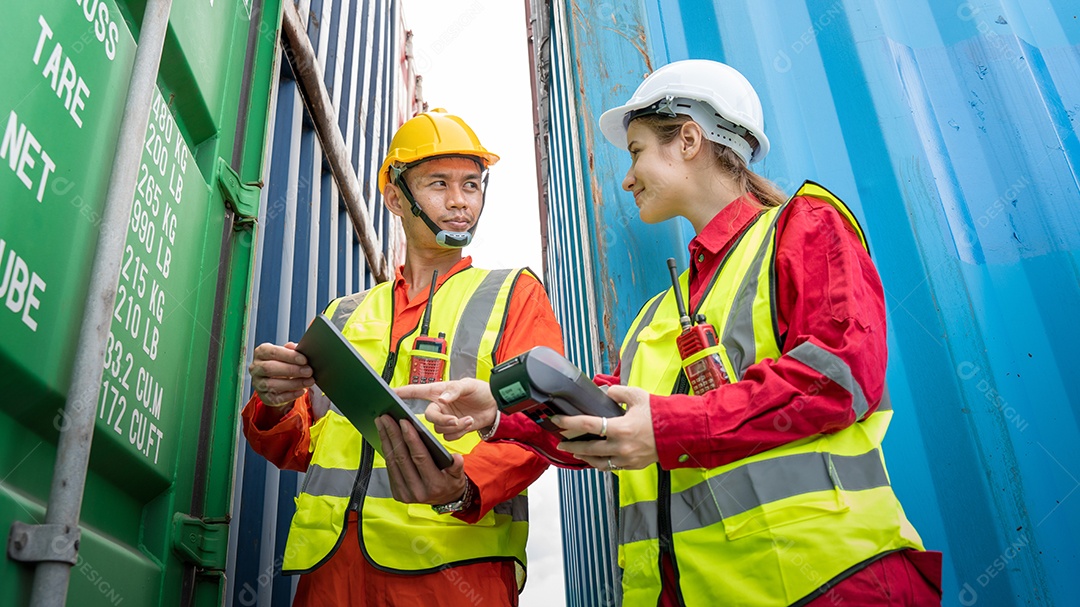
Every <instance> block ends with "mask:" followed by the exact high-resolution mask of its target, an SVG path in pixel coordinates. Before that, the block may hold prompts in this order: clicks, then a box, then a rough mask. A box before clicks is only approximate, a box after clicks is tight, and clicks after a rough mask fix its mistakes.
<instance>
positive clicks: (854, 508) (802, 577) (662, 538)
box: [618, 182, 922, 607]
mask: <svg viewBox="0 0 1080 607" xmlns="http://www.w3.org/2000/svg"><path fill="white" fill-rule="evenodd" d="M795 196H796V197H798V196H812V197H815V198H818V199H821V200H823V201H826V202H828V203H829V204H831V205H832V206H833V207H834V208H836V210H837V211H839V212H840V214H841V215H843V216H844V217H845V218H846V219H847V220H848V221H849V222H850V223H851V225H852V226H854V228H855V230H856V232H857V233H858V235H859V237H860V238H861V239H862V241H863V245H864V246H865V245H866V240H865V237H864V236H863V233H862V230H861V228H860V227H859V225H858V222H857V221H856V220H855V218H854V216H853V215H852V214H851V211H850V210H848V208H847V207H846V206H845V205H844V203H843V202H841V201H840V200H839V199H838V198H836V197H835V196H834V195H832V194H831V193H830V192H828V191H827V190H825V189H824V188H822V187H821V186H819V185H817V184H815V183H812V182H806V183H804V184H803V186H802V187H801V188H800V189H799V191H798V192H796V194H795ZM789 202H790V200H789ZM784 207H786V205H784V206H781V207H775V208H770V209H768V210H765V211H763V212H762V214H761V215H760V216H759V217H758V218H757V219H756V220H755V221H754V223H752V224H751V225H750V227H749V228H747V230H746V231H745V233H744V234H743V235H742V236H741V237H740V239H739V241H738V242H737V243H736V244H735V246H734V247H733V248H732V250H731V252H730V253H729V254H728V255H727V257H726V258H725V259H724V260H723V261H722V262H721V267H720V270H719V271H718V272H717V275H716V276H715V277H714V278H713V279H712V280H713V282H712V284H711V285H710V286H709V287H708V291H707V293H706V295H705V296H704V298H703V301H702V302H701V303H700V304H699V307H698V309H697V311H696V313H699V314H705V316H706V319H707V321H708V322H710V323H711V324H712V325H713V326H714V327H715V328H716V333H717V337H718V340H719V341H720V344H719V345H717V346H716V347H714V348H711V349H709V350H708V351H707V354H712V353H716V354H718V355H719V356H720V358H721V360H722V361H723V364H724V366H725V369H726V370H727V372H728V376H729V377H730V379H731V381H738V380H739V379H741V378H742V377H743V375H744V373H745V372H746V370H747V368H748V367H750V365H752V364H754V363H757V362H760V361H762V360H765V359H773V360H775V359H778V358H779V357H780V356H781V351H780V337H779V335H778V334H777V333H778V330H777V325H776V306H775V302H774V300H773V297H772V285H773V284H774V281H773V278H774V274H773V273H774V272H775V267H774V260H775V247H776V241H777V234H776V224H777V219H778V218H779V217H780V214H781V213H782V212H783V209H784ZM687 281H688V273H685V272H684V273H683V275H682V276H681V277H680V282H681V287H682V292H683V293H688V292H689V291H688V289H687ZM692 314H693V313H692ZM680 330H681V328H680V325H679V314H678V312H677V308H676V305H675V298H674V293H673V291H672V290H670V289H669V290H668V291H667V292H665V293H660V294H658V295H657V296H655V297H654V298H653V299H651V300H650V301H649V302H648V303H647V304H646V305H645V306H644V308H643V309H642V312H641V313H639V315H638V317H637V318H636V319H635V321H634V323H633V324H632V325H631V327H630V332H629V333H628V335H627V338H626V340H625V341H624V343H623V346H622V350H621V360H622V365H623V366H622V377H623V378H624V381H625V382H626V383H627V384H628V385H631V386H637V387H640V388H643V389H645V390H646V391H648V392H650V393H653V394H671V393H673V392H676V391H678V392H684V391H685V390H688V389H689V388H688V386H689V384H688V383H686V379H685V377H683V376H682V373H681V371H682V361H681V359H680V357H679V351H678V349H677V347H676V342H675V338H676V337H677V336H678V335H679V333H680ZM784 356H788V357H791V358H794V359H796V360H798V361H800V362H801V363H803V364H805V365H806V366H808V367H810V368H811V369H814V370H815V371H817V372H819V373H821V374H822V375H824V376H826V377H828V378H829V379H830V380H832V381H834V382H836V383H837V384H839V385H841V386H843V387H844V388H846V389H847V390H848V391H849V392H850V393H851V394H852V407H853V409H854V412H855V415H856V419H857V420H859V421H857V422H856V423H855V424H853V425H852V426H850V427H848V428H846V429H844V430H841V431H839V432H837V433H835V434H828V435H826V434H819V435H816V436H812V437H808V438H805V439H802V440H798V441H795V442H792V443H789V444H787V445H783V446H780V447H776V448H775V449H771V450H769V451H766V452H763V453H758V454H756V455H753V456H751V457H747V458H745V459H741V460H739V461H737V462H732V463H730V464H727V465H724V466H720V467H717V468H713V469H711V470H710V469H705V468H678V469H675V470H671V471H666V470H659V469H658V467H657V466H656V465H653V466H649V467H648V468H645V469H644V470H628V471H620V472H619V473H618V474H619V506H620V509H619V528H620V537H619V565H620V567H622V568H623V570H624V571H623V604H624V605H628V606H636V605H650V606H652V605H656V602H657V600H658V598H659V595H660V590H661V580H660V570H659V557H660V555H661V552H662V551H664V552H670V554H671V556H672V558H673V562H674V563H675V565H676V568H677V571H678V579H679V590H680V593H681V596H682V600H683V603H684V604H686V605H689V606H696V605H710V606H711V605H725V606H755V607H759V606H760V607H772V606H776V607H780V606H788V605H799V604H802V603H804V602H808V601H809V600H811V599H813V598H816V596H818V592H821V591H822V590H823V586H825V585H826V584H828V583H829V582H830V581H839V580H840V579H842V578H843V577H844V576H845V575H846V574H848V573H850V572H852V571H853V570H855V569H856V568H857V567H858V566H859V565H860V564H862V563H864V562H866V561H868V560H871V559H874V558H876V557H879V556H881V555H884V554H886V553H888V552H890V551H894V550H900V549H903V548H916V549H922V541H921V540H920V539H919V535H918V534H917V533H916V531H915V529H914V528H913V527H912V526H911V524H910V523H909V522H908V521H907V518H906V517H905V516H904V511H903V509H902V508H901V506H900V503H899V501H897V499H896V496H895V495H894V494H893V491H892V487H891V486H890V484H889V476H888V473H887V472H886V470H885V460H884V458H883V456H882V451H881V441H882V439H883V438H884V436H885V430H886V429H887V428H888V425H889V420H890V419H891V417H892V411H891V409H890V408H889V407H888V406H887V402H883V403H882V404H881V406H879V408H878V409H877V410H876V411H875V412H874V413H873V414H872V415H869V416H867V415H866V412H867V411H868V408H869V407H868V403H867V401H866V398H865V396H864V395H863V391H862V388H861V387H860V386H859V385H858V383H857V382H856V381H855V380H854V378H853V376H852V374H851V370H850V368H849V367H848V366H847V364H846V363H845V362H844V361H843V360H841V359H840V358H838V357H837V356H835V355H834V354H832V353H831V352H829V351H827V350H825V349H823V348H820V347H819V346H817V345H815V344H814V343H812V342H806V343H803V344H800V345H799V346H797V347H795V348H794V349H793V350H792V351H790V352H788V353H786V354H784ZM677 382H678V383H679V384H680V385H678V386H677V385H676V383H677ZM777 423H778V424H784V423H790V420H787V421H785V419H784V418H783V417H778V418H777ZM691 455H692V454H691Z"/></svg>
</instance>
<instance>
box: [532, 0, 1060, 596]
mask: <svg viewBox="0 0 1080 607" xmlns="http://www.w3.org/2000/svg"><path fill="white" fill-rule="evenodd" d="M556 4H557V6H556V7H555V8H554V9H553V13H556V17H555V18H554V19H553V32H552V36H553V39H552V44H551V46H552V48H553V49H554V50H553V65H560V64H561V65H563V69H561V70H560V69H557V68H555V67H553V69H552V82H551V93H550V94H551V97H552V103H551V107H552V109H551V114H552V132H551V139H552V145H551V149H550V150H549V152H550V167H549V168H550V173H551V178H550V180H549V183H547V184H546V188H547V193H548V196H549V201H550V202H549V206H550V208H551V211H550V215H549V217H548V229H549V233H551V234H554V233H555V231H556V230H557V229H562V230H564V231H568V230H577V234H578V238H579V240H580V242H579V246H580V247H581V248H582V250H581V251H576V252H575V253H574V255H577V256H578V257H579V258H580V259H582V260H583V265H590V266H591V267H592V268H593V269H594V274H593V275H592V276H591V277H589V276H586V275H583V274H582V273H581V270H580V269H579V267H575V266H572V265H570V263H569V262H568V261H567V256H568V255H569V254H568V253H567V251H566V250H562V249H559V248H558V247H560V243H559V242H557V241H556V240H555V239H554V238H552V240H551V242H550V246H549V249H548V251H547V259H548V262H549V267H548V283H549V285H551V289H552V293H553V295H554V296H555V297H554V299H556V300H557V305H558V306H559V307H560V309H561V311H563V312H564V314H565V313H571V314H573V313H575V312H570V311H574V310H576V311H577V312H576V314H577V315H578V316H579V317H581V318H579V320H577V321H575V322H579V323H581V324H587V323H588V322H590V319H586V318H585V312H584V310H588V315H589V316H591V322H593V323H595V324H596V325H597V326H598V327H599V334H598V335H596V336H589V335H583V338H585V339H589V340H590V341H588V344H589V346H590V347H591V348H592V349H597V348H606V351H607V356H608V359H609V360H610V361H614V360H615V359H614V356H613V353H614V348H617V346H618V343H619V340H621V338H622V336H623V334H624V333H625V331H626V328H627V325H628V324H629V322H630V321H631V320H632V318H633V316H634V314H635V313H636V311H637V309H638V306H640V304H641V303H642V302H643V301H644V300H645V299H646V298H647V297H648V296H649V295H651V294H653V293H655V292H656V291H658V290H660V289H662V288H664V286H665V285H666V284H667V277H666V274H665V272H664V267H663V260H664V258H666V257H668V256H675V257H676V258H678V259H680V260H682V263H683V264H685V257H686V248H685V247H686V245H687V243H688V241H689V239H690V238H691V237H692V236H693V233H692V231H691V230H690V228H689V226H688V225H686V224H680V223H677V222H668V223H667V224H665V225H661V226H645V225H643V224H642V223H641V221H640V220H639V219H638V218H637V213H636V209H635V208H634V206H633V202H632V199H631V197H630V196H628V195H627V194H625V193H624V192H622V191H621V190H620V188H619V184H620V182H621V180H622V177H623V175H624V173H625V171H626V169H627V167H628V166H629V157H628V155H627V154H626V153H625V151H622V150H618V149H616V148H614V147H613V146H611V145H609V144H608V143H607V142H606V141H605V140H604V139H603V138H602V136H601V135H600V133H599V131H598V129H596V121H597V119H598V118H599V115H600V113H601V112H602V111H603V110H604V109H607V108H608V107H611V106H613V105H615V104H618V103H621V102H622V101H624V100H625V99H626V98H627V97H629V95H630V94H631V93H632V92H633V90H634V89H635V88H636V86H637V85H638V84H639V83H640V81H641V78H642V77H643V75H645V74H647V73H648V72H649V71H651V70H652V69H655V68H656V67H658V66H660V65H663V64H665V63H668V62H670V61H674V60H679V59H685V58H708V59H716V60H720V61H725V62H727V63H730V64H731V65H733V66H735V67H736V68H738V69H739V70H740V71H742V72H743V73H744V74H745V75H746V76H747V77H748V78H749V79H750V81H751V82H752V83H753V84H754V85H755V87H756V88H757V89H758V91H759V93H760V95H761V97H762V102H763V105H764V108H765V120H766V132H767V133H768V134H769V137H770V139H771V141H772V145H773V151H772V152H771V153H770V155H769V157H768V158H767V159H766V160H765V161H764V162H763V163H762V164H760V165H756V166H755V169H756V170H757V171H758V172H761V173H763V174H765V175H766V176H768V177H770V178H771V179H773V180H775V181H776V182H778V183H779V184H780V185H781V186H782V187H784V188H785V189H786V190H787V191H788V192H789V193H790V192H791V191H793V190H794V189H795V187H797V185H798V184H799V183H801V182H802V181H803V180H804V179H813V180H815V181H818V182H820V183H822V184H824V185H826V186H827V187H829V188H830V189H832V190H833V191H834V192H836V193H837V194H838V195H839V196H840V197H841V198H843V199H844V200H845V201H846V202H847V203H848V204H849V205H850V206H851V207H852V208H853V209H854V211H855V213H856V215H857V216H858V217H859V219H860V221H861V222H862V223H863V226H864V227H865V228H866V230H867V232H868V234H869V238H870V242H871V246H872V253H873V255H874V259H875V260H876V263H877V265H878V268H879V270H880V273H881V276H882V281H883V283H884V287H885V292H886V300H887V305H888V310H889V345H890V354H891V356H890V364H889V373H888V381H889V386H890V392H891V395H892V400H893V404H894V407H895V410H896V415H895V418H894V421H893V425H892V428H891V429H890V432H889V436H888V438H887V440H886V446H885V448H886V452H887V453H888V461H889V471H890V475H891V478H892V482H893V484H894V486H895V488H896V491H897V493H898V495H899V496H900V499H901V501H902V503H903V504H904V507H905V510H906V511H907V513H908V516H909V518H910V519H911V520H912V522H913V523H914V524H915V526H916V527H917V528H918V529H919V531H920V533H921V534H922V536H923V539H924V541H925V543H926V545H927V547H928V548H930V549H934V550H941V551H943V552H944V554H945V571H944V577H945V589H944V600H943V602H944V604H946V605H957V604H960V605H973V604H976V603H977V604H979V605H1072V604H1075V603H1076V599H1075V597H1074V595H1075V591H1074V590H1073V588H1072V586H1073V584H1072V583H1071V581H1070V580H1071V579H1072V577H1073V574H1074V572H1075V571H1076V570H1077V569H1078V568H1080V548H1078V543H1080V542H1078V540H1080V499H1078V498H1077V496H1076V495H1074V493H1075V492H1076V489H1077V488H1080V480H1078V479H1080V424H1078V414H1080V384H1078V383H1077V382H1076V381H1075V380H1070V379H1068V378H1069V377H1074V376H1075V372H1074V371H1072V369H1074V368H1076V367H1077V366H1078V363H1080V356H1078V355H1077V353H1076V352H1075V349H1074V347H1073V346H1074V344H1076V343H1077V342H1078V340H1080V329H1078V328H1077V324H1076V323H1075V322H1073V320H1072V318H1071V317H1072V315H1073V312H1074V311H1076V310H1080V270H1078V267H1077V250H1078V247H1080V185H1078V175H1077V167H1078V166H1080V141H1078V140H1077V139H1078V138H1077V130H1078V129H1077V119H1078V115H1080V16H1078V9H1077V7H1076V5H1075V2H1066V1H1064V0H1032V1H1024V2H1019V1H1017V0H1012V1H1005V2H1000V1H989V2H953V1H948V2H940V1H937V0H911V1H908V2H899V1H897V0H889V1H886V0H880V1H877V2H870V1H866V0H850V1H844V0H831V1H830V0H820V1H818V0H808V1H803V2H794V1H792V2H788V1H779V0H768V1H761V0H741V1H734V0H733V1H727V2H706V1H700V0H695V1H690V0H685V1H676V0H660V1H656V2H637V3H630V4H625V3H618V5H616V3H611V2H599V1H584V2H575V3H563V2H558V3H556ZM558 14H562V15H567V14H570V15H572V16H573V17H572V18H571V19H566V18H565V17H563V20H561V21H560V19H559V17H558V16H557V15H558ZM559 53H561V56H559ZM556 57H558V58H557V59H556ZM559 91H562V92H561V93H559ZM560 94H561V95H563V96H564V97H565V100H563V101H562V102H561V103H562V106H563V107H561V108H560V107H559V103H560V102H559V101H558V96H559V95H560ZM567 106H569V107H567ZM560 112H561V113H562V114H561V115H562V116H563V119H562V120H561V121H560V120H556V115H557V114H559V113H560ZM560 171H561V174H560ZM560 180H564V181H566V182H565V183H564V182H563V181H560ZM571 222H576V224H575V225H573V226H567V225H566V224H567V223H571ZM556 259H558V260H560V262H561V263H562V264H563V265H559V263H558V262H556V261H555V260H556ZM585 282H587V283H589V284H583V283H585ZM571 285H573V286H571ZM582 293H589V295H583V294H582ZM560 318H561V319H562V320H564V322H565V321H566V316H560ZM578 362H580V359H578ZM609 364H610V363H609ZM582 495H584V494H579V496H574V495H569V496H567V497H566V498H564V499H567V501H572V500H574V499H581V497H582ZM585 497H586V498H587V497H588V496H585ZM594 499H595V498H594ZM581 524H582V519H580V518H574V519H571V520H568V521H566V522H565V523H564V525H565V526H566V527H567V528H570V529H576V528H578V527H579V526H580V525H581ZM568 533H569V532H568ZM597 545H599V544H597ZM566 546H567V548H566V550H567V561H568V562H567V569H568V572H569V570H571V569H573V568H574V567H579V566H580V567H583V566H584V564H585V563H586V562H587V559H588V558H590V555H589V554H587V550H586V549H585V548H583V547H581V546H579V545H576V544H572V543H571V542H569V541H567V542H566ZM581 570H582V571H586V569H581ZM567 579H568V582H570V581H571V580H572V578H571V576H570V575H569V573H568V576H567ZM575 583H577V584H578V587H577V588H574V587H570V588H568V591H567V592H568V596H569V597H570V599H571V600H570V601H569V602H570V604H572V605H599V604H603V603H601V602H598V601H596V600H595V599H593V598H592V596H593V595H592V594H590V591H591V590H592V589H595V588H599V587H602V586H603V585H604V584H606V583H608V580H607V578H605V577H603V576H599V577H596V578H590V579H587V580H581V581H576V580H575Z"/></svg>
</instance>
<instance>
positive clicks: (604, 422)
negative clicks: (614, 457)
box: [600, 417, 611, 462]
mask: <svg viewBox="0 0 1080 607" xmlns="http://www.w3.org/2000/svg"><path fill="white" fill-rule="evenodd" d="M600 438H607V418H606V417H601V418H600ZM608 461H609V462H610V461H611V460H608Z"/></svg>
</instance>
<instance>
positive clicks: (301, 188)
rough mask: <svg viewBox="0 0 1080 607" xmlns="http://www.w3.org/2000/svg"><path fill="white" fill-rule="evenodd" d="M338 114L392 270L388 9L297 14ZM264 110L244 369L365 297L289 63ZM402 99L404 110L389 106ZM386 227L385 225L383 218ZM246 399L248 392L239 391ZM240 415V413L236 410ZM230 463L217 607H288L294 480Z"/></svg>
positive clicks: (398, 44)
mask: <svg viewBox="0 0 1080 607" xmlns="http://www.w3.org/2000/svg"><path fill="white" fill-rule="evenodd" d="M299 8H300V14H301V15H306V16H307V17H306V18H307V20H308V30H307V33H308V37H309V38H310V40H311V43H312V46H313V48H314V49H315V52H316V55H317V56H318V58H319V63H320V67H321V68H322V71H323V75H324V82H325V84H326V88H327V91H328V92H329V94H330V98H331V100H332V101H333V104H334V107H335V109H336V111H337V114H338V125H339V128H340V129H341V134H342V138H343V140H344V142H345V147H346V149H348V150H350V151H351V152H352V164H353V167H354V169H355V170H356V175H357V179H358V180H359V181H360V184H361V190H362V192H363V193H364V194H365V201H364V204H366V205H367V207H368V212H369V214H370V216H371V217H372V218H373V221H374V225H375V229H376V232H377V233H378V235H379V238H380V240H381V242H382V243H383V254H384V255H386V256H387V258H388V259H389V260H390V263H391V265H393V264H395V263H396V262H395V261H394V260H395V259H396V255H398V249H399V244H398V243H400V242H401V237H400V234H399V233H400V229H401V228H400V223H399V222H395V221H391V220H390V218H389V217H385V216H384V215H383V211H382V209H383V207H382V199H381V197H380V196H379V195H378V192H377V191H376V188H375V183H376V175H377V171H378V168H379V165H380V163H381V161H382V154H383V152H384V150H383V148H384V147H385V145H386V144H387V142H388V141H389V138H390V137H391V136H392V134H393V130H395V129H396V128H397V126H398V125H399V124H400V123H401V122H403V121H404V120H406V119H407V118H409V116H399V115H398V113H399V111H398V108H399V107H411V106H412V104H411V101H412V87H411V86H408V85H407V83H408V78H406V77H405V76H404V75H403V73H402V72H403V70H405V69H408V68H407V67H406V66H404V65H403V63H402V61H403V56H404V55H403V53H402V48H403V45H404V36H405V32H404V28H403V25H402V21H401V15H400V3H399V2H398V0H381V1H376V2H360V1H359V0H351V1H350V0H338V1H333V0H311V1H310V6H309V7H308V6H307V3H303V4H301V5H300V6H299ZM279 65H281V66H282V68H281V74H280V80H279V82H278V86H277V87H276V90H275V92H274V98H273V99H272V100H271V108H272V109H271V117H270V121H271V127H270V134H269V136H270V138H271V141H272V142H273V144H272V146H271V147H270V149H269V150H268V151H267V154H268V158H267V166H268V167H269V171H268V177H267V181H266V186H265V187H264V189H263V200H262V204H261V207H260V212H259V220H258V221H259V224H258V225H259V227H258V235H257V238H258V250H257V255H256V262H255V280H254V288H253V293H252V314H251V319H252V320H251V327H250V330H249V335H248V352H249V354H248V357H249V358H248V362H250V356H251V354H250V353H251V351H252V350H253V349H254V347H255V345H256V344H260V343H264V342H271V343H275V344H283V343H285V342H287V341H299V339H300V336H301V335H303V333H304V330H305V329H306V328H307V324H308V322H309V321H310V320H311V318H312V317H314V316H315V315H316V314H317V313H318V312H320V311H321V310H322V309H323V308H324V307H325V306H326V305H327V304H328V303H329V302H330V301H331V300H332V299H334V298H336V297H339V296H341V295H345V294H348V293H354V292H356V291H361V290H364V289H366V288H369V287H371V286H373V284H374V281H375V278H374V276H373V275H372V273H371V271H370V270H369V269H368V267H367V263H366V260H365V257H364V254H363V250H362V247H361V245H360V241H359V238H358V237H357V235H356V232H355V230H354V229H353V226H352V224H351V222H350V220H349V216H348V214H347V212H346V209H345V204H344V202H343V200H342V199H341V196H340V195H339V193H338V188H337V185H336V183H335V182H334V180H333V177H332V174H331V172H330V168H329V163H328V161H327V159H326V157H325V155H324V154H323V150H322V146H321V144H320V142H319V139H318V137H317V136H316V133H315V130H314V126H313V123H312V118H311V116H310V114H309V113H308V111H307V109H306V108H305V106H304V102H303V100H302V98H301V95H300V92H299V89H298V87H297V83H296V80H295V77H294V74H293V73H292V70H291V67H290V65H289V62H288V61H287V60H285V59H284V58H281V59H280V60H279ZM402 97H406V98H407V99H408V103H403V104H402V103H398V101H399V99H400V98H402ZM387 215H388V214H387ZM246 388H247V393H250V385H248V386H246ZM241 405H242V403H241ZM237 432H238V440H239V441H240V444H241V445H243V448H242V449H241V450H240V454H239V456H238V460H237V475H236V479H237V481H236V487H235V491H234V501H235V503H234V508H233V512H234V513H235V516H236V518H234V519H233V521H232V524H231V526H230V528H231V536H230V550H229V565H228V572H227V575H228V580H229V586H228V588H227V597H226V605H260V606H263V607H268V606H287V605H289V604H291V602H292V593H293V590H294V587H295V580H296V578H295V577H288V576H281V575H280V572H281V563H282V555H283V554H284V549H285V539H286V537H287V535H288V528H289V521H290V520H291V518H292V514H293V512H294V508H295V506H294V503H293V497H294V496H295V495H296V494H297V492H298V489H299V487H300V485H301V483H302V482H303V477H302V474H300V473H297V472H292V471H279V470H278V469H277V468H275V467H274V466H273V465H270V464H268V463H267V462H266V460H264V459H263V458H262V457H261V456H259V455H258V454H256V453H255V452H254V451H252V450H251V447H250V446H248V445H247V441H246V439H245V438H244V437H243V436H242V435H241V434H239V429H238V430H237Z"/></svg>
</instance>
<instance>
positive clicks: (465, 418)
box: [394, 378, 499, 440]
mask: <svg viewBox="0 0 1080 607" xmlns="http://www.w3.org/2000/svg"><path fill="white" fill-rule="evenodd" d="M394 391H395V392H397V395H398V396H400V397H401V398H418V399H422V400H427V401H431V404H430V405H428V407H427V410H426V411H425V412H424V417H426V418H427V420H428V421H429V422H431V423H432V424H434V425H435V431H436V432H438V433H439V434H442V435H443V436H445V437H446V440H457V439H459V438H461V437H462V436H465V435H466V434H468V433H469V432H472V431H474V430H479V431H483V430H485V429H487V428H490V427H491V425H492V424H494V423H495V414H496V413H497V412H498V410H499V407H498V405H497V404H496V403H495V397H494V396H492V395H491V388H490V387H489V386H488V383H487V382H483V381H480V380H479V379H472V378H468V379H459V380H456V381H443V382H436V383H433V384H410V385H408V386H401V387H398V388H394Z"/></svg>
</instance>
